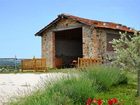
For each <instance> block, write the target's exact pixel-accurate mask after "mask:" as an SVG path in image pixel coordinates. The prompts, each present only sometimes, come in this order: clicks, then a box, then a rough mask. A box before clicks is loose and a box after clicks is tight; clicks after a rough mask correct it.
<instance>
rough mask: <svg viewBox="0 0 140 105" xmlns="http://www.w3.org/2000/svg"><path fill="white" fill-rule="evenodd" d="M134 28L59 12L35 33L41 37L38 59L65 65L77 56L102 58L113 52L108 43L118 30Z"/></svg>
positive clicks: (49, 65)
mask: <svg viewBox="0 0 140 105" xmlns="http://www.w3.org/2000/svg"><path fill="white" fill-rule="evenodd" d="M120 31H121V32H125V31H127V32H128V33H133V32H134V31H133V30H132V29H131V28H129V27H126V26H123V25H121V24H116V23H111V22H101V21H95V20H90V19H85V18H80V17H77V16H72V15H68V14H61V15H58V17H57V18H56V19H55V20H54V21H52V22H51V23H50V24H48V25H47V26H46V27H44V28H43V29H41V30H40V31H39V32H37V33H36V34H35V35H36V36H41V39H42V45H41V46H42V58H46V59H47V62H46V63H47V66H48V67H50V68H53V67H60V66H66V67H68V66H69V64H70V63H71V62H72V61H73V60H77V58H78V57H83V58H94V57H99V56H100V57H104V56H106V55H107V54H111V53H112V52H113V49H112V46H111V44H110V43H109V42H110V41H111V40H112V39H114V38H119V32H120Z"/></svg>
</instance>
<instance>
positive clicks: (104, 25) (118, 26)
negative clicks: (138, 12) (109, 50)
mask: <svg viewBox="0 0 140 105" xmlns="http://www.w3.org/2000/svg"><path fill="white" fill-rule="evenodd" d="M61 18H70V19H73V20H75V21H78V22H80V23H82V24H85V25H89V26H94V27H96V28H105V29H114V30H120V31H127V32H134V31H135V30H134V29H132V28H130V27H127V26H124V25H122V24H117V23H113V22H103V21H97V20H91V19H85V18H81V17H77V16H73V15H69V14H60V15H58V18H56V19H55V20H54V21H52V22H51V23H50V24H48V25H47V26H45V27H44V28H43V29H41V30H40V31H39V32H37V33H36V34H35V35H37V36H40V35H41V33H42V32H43V31H44V30H46V29H48V28H49V27H50V26H51V25H53V24H54V23H56V22H57V21H59V20H60V19H61Z"/></svg>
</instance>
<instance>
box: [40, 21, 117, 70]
mask: <svg viewBox="0 0 140 105" xmlns="http://www.w3.org/2000/svg"><path fill="white" fill-rule="evenodd" d="M76 27H82V40H83V44H82V47H83V57H84V58H92V57H99V56H103V57H105V56H106V55H107V54H110V52H108V51H107V50H106V49H107V33H112V34H118V33H119V31H117V30H110V29H99V28H97V29H96V28H94V27H92V26H86V25H83V24H81V23H78V22H76V21H74V20H71V19H61V20H60V21H59V22H57V24H54V25H53V26H51V27H50V28H49V29H47V30H46V31H45V32H44V33H43V36H42V57H43V58H47V66H48V67H51V68H52V67H54V65H55V31H60V30H65V29H70V28H76Z"/></svg>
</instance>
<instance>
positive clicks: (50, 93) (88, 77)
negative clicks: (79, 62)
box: [9, 66, 138, 105]
mask: <svg viewBox="0 0 140 105" xmlns="http://www.w3.org/2000/svg"><path fill="white" fill-rule="evenodd" d="M75 71H76V70H74V73H75V74H76V75H73V72H70V73H72V74H70V73H69V74H70V75H69V76H68V77H67V78H62V79H60V80H58V81H57V82H55V83H51V82H50V83H49V85H46V86H45V87H44V89H43V90H38V91H36V92H34V93H32V94H30V95H29V96H25V97H22V98H20V99H18V100H17V101H12V102H10V103H9V104H10V105H85V103H86V100H87V98H89V97H91V98H97V99H98V98H100V99H103V100H104V101H107V100H108V99H110V98H117V99H118V100H119V101H121V102H122V103H124V105H138V104H136V99H137V98H136V97H135V94H136V74H132V73H128V72H127V74H126V72H123V73H122V71H120V70H119V69H118V68H115V67H104V66H100V67H99V66H98V67H90V68H88V69H87V70H84V71H76V72H75ZM126 76H127V77H128V78H126ZM137 101H138V99H137ZM104 105H107V104H104Z"/></svg>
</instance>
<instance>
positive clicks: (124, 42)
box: [111, 32, 140, 96]
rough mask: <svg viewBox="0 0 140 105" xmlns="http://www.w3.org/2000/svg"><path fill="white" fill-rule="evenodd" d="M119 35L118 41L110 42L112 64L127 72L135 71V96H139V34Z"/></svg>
mask: <svg viewBox="0 0 140 105" xmlns="http://www.w3.org/2000/svg"><path fill="white" fill-rule="evenodd" d="M120 35H121V36H120V39H114V40H113V41H112V42H111V43H112V46H113V48H114V50H115V54H116V57H115V60H114V61H113V62H112V63H114V64H117V65H118V66H121V67H123V68H124V69H127V70H137V74H138V90H137V95H138V96H140V33H138V32H135V33H134V35H129V34H128V33H120Z"/></svg>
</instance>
